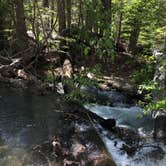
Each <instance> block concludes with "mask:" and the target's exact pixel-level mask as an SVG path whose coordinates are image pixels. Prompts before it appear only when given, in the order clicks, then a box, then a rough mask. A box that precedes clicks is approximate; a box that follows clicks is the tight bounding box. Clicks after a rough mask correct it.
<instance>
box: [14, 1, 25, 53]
mask: <svg viewBox="0 0 166 166" xmlns="http://www.w3.org/2000/svg"><path fill="white" fill-rule="evenodd" d="M15 5H16V9H15V10H16V37H17V40H18V42H19V45H21V47H22V48H21V50H22V49H25V48H27V47H28V41H27V39H28V38H27V33H26V32H27V29H26V23H25V16H24V6H23V0H15Z"/></svg>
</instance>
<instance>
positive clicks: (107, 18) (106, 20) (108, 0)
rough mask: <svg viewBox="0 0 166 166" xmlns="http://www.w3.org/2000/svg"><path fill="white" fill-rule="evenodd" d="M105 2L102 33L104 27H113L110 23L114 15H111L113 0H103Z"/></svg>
mask: <svg viewBox="0 0 166 166" xmlns="http://www.w3.org/2000/svg"><path fill="white" fill-rule="evenodd" d="M101 1H102V4H103V10H102V17H103V19H102V21H101V24H102V27H101V29H100V33H102V34H103V29H105V28H108V27H111V26H110V24H111V23H112V15H111V9H112V0H101Z"/></svg>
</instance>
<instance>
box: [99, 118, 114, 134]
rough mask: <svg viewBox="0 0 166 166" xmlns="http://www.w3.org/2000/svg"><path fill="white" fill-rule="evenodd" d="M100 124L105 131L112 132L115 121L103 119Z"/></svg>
mask: <svg viewBox="0 0 166 166" xmlns="http://www.w3.org/2000/svg"><path fill="white" fill-rule="evenodd" d="M100 124H101V126H102V127H104V128H105V129H108V130H110V131H112V130H114V127H115V126H116V121H115V119H106V120H105V119H103V121H101V123H100Z"/></svg>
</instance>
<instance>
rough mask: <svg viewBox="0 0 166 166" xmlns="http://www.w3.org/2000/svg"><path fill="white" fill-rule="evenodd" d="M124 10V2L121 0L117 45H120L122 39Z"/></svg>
mask: <svg viewBox="0 0 166 166" xmlns="http://www.w3.org/2000/svg"><path fill="white" fill-rule="evenodd" d="M122 8H123V1H122V0H121V2H120V15H119V20H118V27H117V29H118V31H117V39H116V43H119V42H120V39H121V30H122V20H123V13H122Z"/></svg>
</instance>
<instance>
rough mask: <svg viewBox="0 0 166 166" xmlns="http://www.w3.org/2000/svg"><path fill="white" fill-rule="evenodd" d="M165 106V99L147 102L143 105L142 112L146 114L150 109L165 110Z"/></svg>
mask: <svg viewBox="0 0 166 166" xmlns="http://www.w3.org/2000/svg"><path fill="white" fill-rule="evenodd" d="M165 108H166V99H163V100H159V101H153V102H151V103H149V104H148V105H146V106H145V107H144V109H143V112H144V113H145V114H147V113H149V112H151V111H158V110H165Z"/></svg>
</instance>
